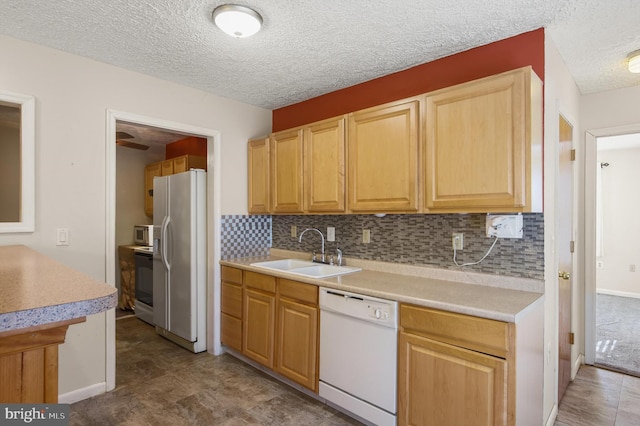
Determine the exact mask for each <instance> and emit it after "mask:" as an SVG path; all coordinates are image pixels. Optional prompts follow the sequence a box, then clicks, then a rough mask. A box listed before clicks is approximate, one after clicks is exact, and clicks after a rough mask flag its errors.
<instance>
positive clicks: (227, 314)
mask: <svg viewBox="0 0 640 426" xmlns="http://www.w3.org/2000/svg"><path fill="white" fill-rule="evenodd" d="M220 340H221V341H222V343H223V344H224V345H227V346H229V347H230V348H232V349H235V350H237V351H242V285H238V284H234V283H231V282H227V281H222V286H221V288H220Z"/></svg>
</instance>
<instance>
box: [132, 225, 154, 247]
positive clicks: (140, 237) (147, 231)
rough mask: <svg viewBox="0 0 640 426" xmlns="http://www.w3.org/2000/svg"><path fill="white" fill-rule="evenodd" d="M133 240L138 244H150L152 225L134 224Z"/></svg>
mask: <svg viewBox="0 0 640 426" xmlns="http://www.w3.org/2000/svg"><path fill="white" fill-rule="evenodd" d="M133 240H134V242H135V244H137V245H139V246H152V245H153V225H134V226H133Z"/></svg>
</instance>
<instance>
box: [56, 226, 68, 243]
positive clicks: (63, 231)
mask: <svg viewBox="0 0 640 426" xmlns="http://www.w3.org/2000/svg"><path fill="white" fill-rule="evenodd" d="M56 245H57V246H68V245H69V229H68V228H58V229H56Z"/></svg>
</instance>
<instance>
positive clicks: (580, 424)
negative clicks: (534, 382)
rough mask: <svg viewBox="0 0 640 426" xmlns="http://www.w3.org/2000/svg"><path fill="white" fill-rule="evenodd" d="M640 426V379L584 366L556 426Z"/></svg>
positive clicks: (573, 383) (566, 399) (569, 393)
mask: <svg viewBox="0 0 640 426" xmlns="http://www.w3.org/2000/svg"><path fill="white" fill-rule="evenodd" d="M638 425H640V378H637V377H633V376H627V375H624V374H620V373H616V372H613V371H608V370H604V369H600V368H596V367H591V366H588V365H583V366H582V367H581V368H580V370H579V371H578V374H577V375H576V378H575V380H574V381H573V382H571V384H569V387H568V388H567V392H566V393H565V395H564V398H563V399H562V401H561V402H560V406H559V410H558V417H557V418H556V422H555V426H638Z"/></svg>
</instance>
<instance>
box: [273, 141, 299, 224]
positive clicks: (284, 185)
mask: <svg viewBox="0 0 640 426" xmlns="http://www.w3.org/2000/svg"><path fill="white" fill-rule="evenodd" d="M270 149H271V152H270V155H271V156H270V160H271V174H270V178H271V191H272V192H271V208H272V211H273V212H274V213H302V211H303V199H302V187H303V183H302V164H303V160H302V149H303V147H302V130H293V131H284V132H279V133H275V134H274V135H273V136H272V137H271V145H270Z"/></svg>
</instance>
